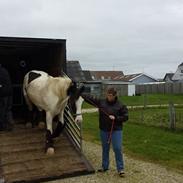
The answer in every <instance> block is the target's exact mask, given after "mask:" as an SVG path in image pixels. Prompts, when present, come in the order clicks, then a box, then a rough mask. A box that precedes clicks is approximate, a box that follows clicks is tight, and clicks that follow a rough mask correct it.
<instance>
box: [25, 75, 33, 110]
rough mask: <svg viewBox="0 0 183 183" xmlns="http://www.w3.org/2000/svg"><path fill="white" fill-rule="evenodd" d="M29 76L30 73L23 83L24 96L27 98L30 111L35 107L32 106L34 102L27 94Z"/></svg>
mask: <svg viewBox="0 0 183 183" xmlns="http://www.w3.org/2000/svg"><path fill="white" fill-rule="evenodd" d="M28 75H29V73H27V74H26V75H25V77H24V81H23V95H24V98H25V102H26V104H27V106H28V108H29V110H30V111H32V110H33V105H32V102H31V101H30V99H29V96H28V94H27V88H28Z"/></svg>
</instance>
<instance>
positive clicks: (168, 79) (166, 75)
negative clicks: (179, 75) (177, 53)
mask: <svg viewBox="0 0 183 183" xmlns="http://www.w3.org/2000/svg"><path fill="white" fill-rule="evenodd" d="M173 75H174V73H166V74H165V77H164V78H163V81H165V82H168V83H172V82H173V81H172V77H173Z"/></svg>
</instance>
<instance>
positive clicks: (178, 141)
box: [83, 113, 183, 172]
mask: <svg viewBox="0 0 183 183" xmlns="http://www.w3.org/2000/svg"><path fill="white" fill-rule="evenodd" d="M83 117H84V122H83V138H84V139H85V140H88V141H91V142H95V143H99V128H98V113H90V114H84V115H83ZM123 144H124V151H125V153H127V154H129V155H131V156H134V157H136V158H140V159H144V160H148V161H153V162H155V163H160V164H162V165H165V166H167V167H170V168H176V169H178V170H180V171H181V172H183V155H182V152H183V134H182V133H178V132H172V131H169V130H165V129H164V128H163V129H161V128H157V127H152V126H146V125H145V126H144V125H139V124H134V123H133V122H130V121H129V122H127V123H126V124H125V125H124V140H123Z"/></svg>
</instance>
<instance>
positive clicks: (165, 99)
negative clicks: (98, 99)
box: [83, 94, 183, 108]
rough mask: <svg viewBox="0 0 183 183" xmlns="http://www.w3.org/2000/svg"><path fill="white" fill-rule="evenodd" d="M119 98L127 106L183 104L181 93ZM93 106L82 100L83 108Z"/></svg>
mask: <svg viewBox="0 0 183 183" xmlns="http://www.w3.org/2000/svg"><path fill="white" fill-rule="evenodd" d="M119 100H120V101H122V102H123V103H124V104H125V105H128V106H138V105H141V106H144V105H162V104H169V102H173V103H175V104H183V95H179V94H177V95H171V94H169V95H168V94H166V95H163V94H148V95H141V96H120V97H119ZM91 107H93V106H91V105H89V104H87V103H86V102H84V104H83V108H91Z"/></svg>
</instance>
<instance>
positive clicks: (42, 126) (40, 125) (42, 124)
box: [38, 121, 45, 130]
mask: <svg viewBox="0 0 183 183" xmlns="http://www.w3.org/2000/svg"><path fill="white" fill-rule="evenodd" d="M38 128H39V129H40V130H43V129H45V122H43V121H41V122H39V124H38Z"/></svg>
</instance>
